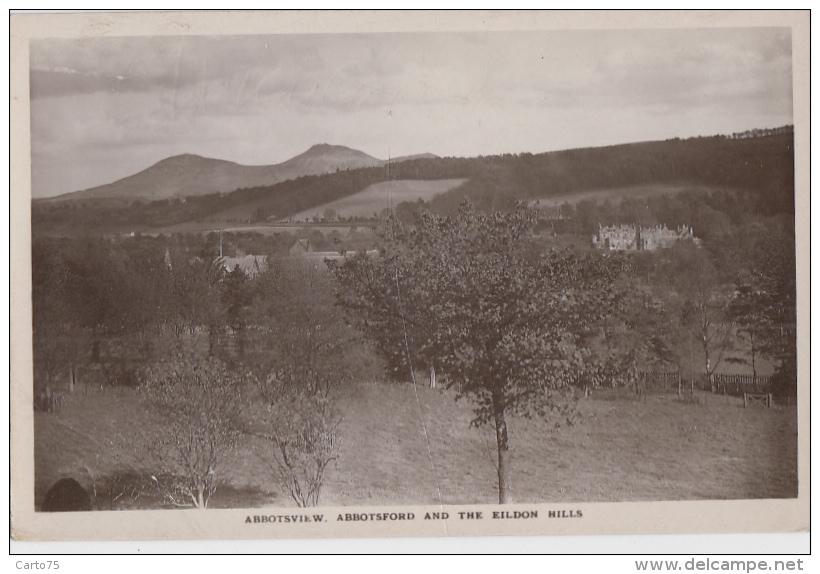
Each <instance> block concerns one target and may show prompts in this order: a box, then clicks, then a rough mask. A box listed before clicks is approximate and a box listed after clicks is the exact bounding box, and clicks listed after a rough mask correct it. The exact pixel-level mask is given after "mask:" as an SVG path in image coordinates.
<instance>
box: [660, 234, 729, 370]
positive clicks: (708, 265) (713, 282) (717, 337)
mask: <svg viewBox="0 0 820 574" xmlns="http://www.w3.org/2000/svg"><path fill="white" fill-rule="evenodd" d="M661 257H662V261H661V263H660V265H659V273H658V275H657V276H656V280H657V281H658V283H657V286H658V287H660V288H661V289H664V290H666V294H665V295H663V294H659V295H658V296H659V297H663V298H665V299H667V303H668V305H669V307H670V308H671V309H674V310H675V311H674V313H675V315H676V316H675V321H676V322H677V323H679V325H680V326H681V327H682V328H684V329H686V330H688V331H689V332H690V334H691V335H692V336H693V337H694V338H695V339H697V341H698V345H699V346H700V351H701V353H702V357H703V361H704V362H703V373H704V375H705V376H706V380H707V382H709V383H711V381H712V376H713V375H714V373H715V371H716V370H717V368H718V366H720V364H721V362H722V361H723V358H724V356H725V354H726V352H727V351H728V350H729V347H730V345H731V343H732V339H731V336H730V335H731V321H730V319H729V316H728V309H729V304H730V303H731V300H732V289H731V285H730V284H729V283H728V282H727V280H726V277H725V276H724V274H723V273H722V271H725V270H721V269H718V268H717V266H716V265H715V263H714V261H713V259H712V257H711V255H710V254H709V252H708V251H707V250H706V249H703V248H699V247H697V246H695V245H688V244H678V245H676V246H674V247H673V248H671V249H668V250H665V253H663V254H662V255H661Z"/></svg>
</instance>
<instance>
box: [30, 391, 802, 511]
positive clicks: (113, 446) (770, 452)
mask: <svg viewBox="0 0 820 574" xmlns="http://www.w3.org/2000/svg"><path fill="white" fill-rule="evenodd" d="M418 399H419V400H418V403H417V402H416V398H415V393H414V391H413V387H412V385H407V384H403V385H399V384H391V385H388V384H360V385H357V386H353V387H351V388H349V389H346V390H345V391H344V392H343V393H341V395H340V397H339V402H338V405H339V408H340V410H341V413H342V415H343V421H342V425H341V428H340V433H339V441H340V442H339V444H340V456H339V459H338V460H337V461H335V463H331V466H330V467H329V469H328V471H327V474H326V479H325V484H324V489H323V493H322V498H321V502H322V504H326V505H371V504H386V503H393V504H399V503H407V504H426V503H435V502H438V500H439V497H440V498H441V501H442V502H443V503H444V504H457V503H493V502H495V501H496V500H497V491H496V484H497V483H496V480H497V479H496V471H495V466H494V460H495V443H494V433H493V432H492V430H491V429H489V428H482V429H476V428H471V427H470V425H469V423H470V420H471V419H472V410H471V408H470V405H469V403H467V402H465V401H458V402H456V401H455V400H454V395H453V393H452V392H450V391H443V390H432V389H429V388H426V387H424V386H419V388H418ZM697 400H698V402H697V403H690V402H681V401H679V400H677V399H676V397H674V396H667V397H662V396H658V395H650V396H649V399H648V400H647V401H645V402H638V401H637V400H636V399H635V395H633V394H632V393H630V392H628V391H619V392H616V391H609V392H599V393H596V394H595V395H593V397H592V398H591V399H586V400H582V401H581V403H580V411H581V413H582V421H581V423H580V424H578V425H575V426H572V427H560V428H555V426H554V424H553V422H554V421H553V422H545V421H533V420H523V419H517V418H516V419H512V420H511V421H510V441H511V446H512V449H513V451H512V453H513V454H512V479H513V500H514V501H516V502H556V501H557V502H569V501H600V502H604V501H640V500H697V499H747V498H790V497H795V496H797V415H796V409H795V407H794V406H792V407H785V406H784V407H776V408H773V409H765V408H762V407H755V408H749V409H744V408H743V407H742V404H741V403H740V402H739V400H738V399H730V401H729V402H728V403H727V402H726V400H725V399H724V397H722V396H719V395H710V394H701V395H697ZM141 412H142V411H141V410H140V407H139V403H138V398H137V395H136V394H134V393H133V392H132V391H122V392H119V391H113V392H108V393H107V394H92V395H83V394H76V395H74V396H70V397H67V399H66V401H65V404H64V405H63V408H62V409H61V411H60V412H58V413H55V414H45V413H40V412H37V413H35V445H34V450H35V453H34V454H35V502H36V504H38V505H39V504H40V503H41V501H42V499H43V496H44V495H45V492H46V490H47V489H48V488H49V486H50V485H51V484H53V483H54V482H56V481H57V480H58V479H59V478H61V477H63V476H71V477H74V478H76V479H77V480H78V481H79V482H80V483H81V484H83V486H85V487H86V488H88V489H89V490H91V489H92V487H96V489H97V491H98V506H99V507H101V508H105V506H106V505H107V504H111V500H110V498H111V497H112V496H111V495H110V494H109V495H108V497H107V498H106V495H105V494H106V493H105V492H104V491H106V489H108V490H109V491H111V492H114V491H116V492H120V491H124V490H126V489H125V488H123V484H125V483H127V482H128V481H129V480H132V479H133V478H134V477H135V476H136V475H137V474H139V473H140V472H144V471H145V468H146V465H147V462H146V461H145V460H144V459H143V458H142V457H141V456H140V454H139V448H138V446H135V445H138V443H139V441H138V440H137V438H135V437H139V436H140V429H141V428H144V427H145V426H146V425H147V424H150V415H148V414H145V413H144V414H140V413H141ZM422 421H423V423H424V424H422ZM425 431H426V436H427V438H428V439H429V451H428V440H427V439H425ZM135 441H136V442H135ZM261 448H265V445H264V444H260V443H259V442H255V441H254V439H251V438H247V439H243V441H242V442H241V443H240V446H239V449H238V452H237V453H236V455H235V458H234V459H233V460H231V461H230V462H229V464H227V465H225V468H226V469H227V470H226V473H225V474H226V477H227V479H228V484H227V485H226V486H224V487H222V488H220V490H219V491H217V493H216V494H215V495H214V498H213V499H212V504H211V505H212V506H214V507H235V508H238V507H255V506H262V505H265V504H275V505H281V506H293V505H294V503H293V502H292V501H291V500H290V498H289V497H288V496H287V495H286V494H284V493H281V492H278V491H277V488H276V487H275V485H274V484H273V483H272V481H271V480H270V478H269V474H268V473H267V470H266V468H265V464H264V463H263V461H262V460H261V458H260V457H259V455H258V452H259V449H261ZM113 476H118V477H120V478H119V479H118V480H119V483H118V484H115V485H113V486H112V484H111V477H113ZM125 498H127V496H126V497H125ZM122 500H124V499H121V500H120V502H122ZM158 504H159V499H158V498H157V497H156V496H154V495H151V494H150V493H146V494H143V495H142V497H140V498H139V499H135V500H134V503H133V505H134V506H135V507H143V508H144V507H157V506H158ZM112 506H113V505H112ZM125 506H127V505H125ZM120 507H122V506H120Z"/></svg>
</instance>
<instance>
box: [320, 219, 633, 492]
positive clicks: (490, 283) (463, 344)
mask: <svg viewBox="0 0 820 574" xmlns="http://www.w3.org/2000/svg"><path fill="white" fill-rule="evenodd" d="M533 223H534V214H533V213H532V212H531V211H529V210H526V209H519V210H518V211H516V212H514V213H512V214H509V215H502V214H495V215H487V214H483V213H480V212H477V211H476V210H475V209H473V208H472V207H471V206H470V205H468V204H465V205H462V207H461V209H460V210H459V214H458V215H457V216H456V217H452V218H449V217H439V216H435V215H433V214H431V213H429V212H421V213H420V214H419V215H418V217H417V220H416V227H415V229H413V230H406V229H404V228H403V227H402V226H401V225H400V224H399V223H398V222H397V221H396V220H395V219H391V220H389V221H388V225H387V229H386V232H385V236H384V247H383V250H382V254H381V256H380V257H378V258H367V257H359V258H356V259H352V260H349V261H347V262H345V263H344V264H343V265H340V266H338V267H336V268H335V269H334V272H335V275H336V277H337V278H338V279H339V280H340V281H341V283H342V285H343V286H344V289H343V290H342V291H341V293H340V297H341V300H342V302H343V303H344V304H345V305H346V306H348V307H349V308H352V309H355V310H356V311H357V312H358V313H359V316H360V318H361V322H362V325H363V327H364V328H365V329H367V330H368V332H369V333H370V335H371V336H372V338H373V340H374V341H375V342H376V344H377V345H378V346H379V347H380V349H381V350H382V351H383V352H384V354H385V355H386V356H387V358H388V362H389V364H390V366H391V367H392V368H393V369H394V370H398V369H406V370H405V371H404V372H409V369H410V368H411V367H412V366H413V365H416V364H419V363H420V364H426V365H429V366H434V367H435V368H436V370H437V372H440V373H443V374H445V375H446V376H447V377H446V378H447V380H448V384H449V385H450V386H453V387H455V388H456V390H457V391H458V396H459V397H464V396H466V397H470V398H472V399H473V400H474V403H475V418H474V419H473V421H472V424H474V425H476V426H478V425H483V424H491V425H492V426H493V427H494V428H495V432H496V446H497V451H498V490H499V502H500V503H505V502H508V501H509V498H510V446H509V437H508V430H507V417H508V415H515V414H520V415H523V416H533V415H537V416H547V414H548V413H550V412H559V413H562V414H564V415H570V414H571V410H572V409H571V407H572V405H573V404H574V403H573V401H572V396H573V395H574V393H572V391H571V387H570V386H569V385H570V383H572V382H573V381H575V380H576V379H577V377H578V375H579V373H584V372H585V371H586V370H587V368H588V364H589V363H588V361H587V359H588V358H589V357H590V356H591V351H590V349H589V347H588V346H587V342H588V341H589V339H590V333H600V322H601V321H602V318H603V316H604V314H605V313H606V312H607V305H606V303H605V299H606V298H607V296H608V295H607V291H608V289H609V288H610V286H611V285H612V282H613V280H614V278H615V276H616V275H617V274H618V272H619V271H620V269H621V267H622V264H621V261H620V259H618V258H612V257H603V256H600V255H597V254H594V253H589V254H586V255H577V254H574V253H572V252H549V253H544V254H537V253H534V251H533V250H532V249H528V248H527V247H528V245H527V244H528V242H529V238H530V237H531V236H530V235H529V234H528V230H529V229H530V227H531V225H532V224H533Z"/></svg>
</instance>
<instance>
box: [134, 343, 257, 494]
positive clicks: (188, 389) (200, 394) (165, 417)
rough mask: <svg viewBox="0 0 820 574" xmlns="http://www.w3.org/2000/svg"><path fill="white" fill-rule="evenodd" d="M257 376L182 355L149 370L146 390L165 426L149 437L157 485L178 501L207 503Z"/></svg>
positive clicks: (227, 454) (145, 380)
mask: <svg viewBox="0 0 820 574" xmlns="http://www.w3.org/2000/svg"><path fill="white" fill-rule="evenodd" d="M251 376H252V375H251V374H250V373H249V372H247V371H240V370H238V369H232V368H229V367H228V366H227V365H226V364H224V363H222V362H221V361H219V360H218V359H215V358H213V357H210V358H208V359H199V358H196V357H190V356H189V357H183V356H177V357H175V358H174V359H172V360H170V361H167V362H161V363H159V364H157V365H154V366H153V367H150V368H148V369H146V371H145V373H144V383H143V387H142V388H143V391H144V396H145V399H146V400H147V401H148V402H149V403H150V406H151V407H152V409H153V412H154V413H155V415H156V416H157V417H158V418H159V420H158V421H156V422H157V423H158V424H157V428H158V429H159V430H158V432H157V433H155V436H154V438H153V439H149V440H147V441H146V451H147V454H148V455H149V460H150V464H151V465H152V467H153V468H152V469H151V470H152V475H151V479H152V480H153V482H154V484H155V486H156V487H157V488H158V489H159V490H160V491H161V492H162V494H163V495H164V497H165V499H166V501H167V502H168V503H170V504H172V505H174V506H194V507H196V508H206V507H207V506H208V502H209V501H210V498H211V496H212V495H213V493H214V492H215V491H216V490H217V488H218V486H219V484H220V482H221V479H222V477H221V475H220V471H221V464H222V463H223V462H224V461H225V459H226V458H227V457H228V456H229V455H230V454H231V453H233V452H234V449H235V447H236V442H237V439H238V437H239V434H240V426H239V415H240V412H241V407H242V400H243V397H244V395H245V393H244V385H245V382H246V381H247V380H248V377H251Z"/></svg>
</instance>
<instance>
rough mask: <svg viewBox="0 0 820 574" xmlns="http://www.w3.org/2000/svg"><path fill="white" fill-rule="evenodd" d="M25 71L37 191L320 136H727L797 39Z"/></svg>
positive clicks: (230, 55)
mask: <svg viewBox="0 0 820 574" xmlns="http://www.w3.org/2000/svg"><path fill="white" fill-rule="evenodd" d="M30 78H31V94H32V121H31V126H32V169H33V180H34V185H33V187H34V194H35V195H53V194H55V193H65V192H68V191H74V190H76V189H82V188H85V187H91V186H93V185H98V184H102V183H107V182H110V181H113V180H114V179H117V178H118V177H124V176H126V175H130V174H131V173H134V172H136V171H138V170H139V169H144V168H145V167H147V166H148V165H150V164H151V163H153V162H154V161H158V160H160V159H163V157H167V155H172V154H174V153H198V154H200V155H207V156H211V157H220V158H224V159H229V160H233V161H237V162H240V163H246V164H261V163H275V162H278V161H283V160H285V159H287V158H289V157H291V156H293V155H295V154H297V153H299V152H301V151H304V149H307V148H308V147H310V145H312V144H314V143H317V142H323V141H324V142H330V143H338V144H343V145H350V146H352V147H358V148H359V149H362V150H363V151H365V152H367V153H370V154H372V155H376V156H379V157H386V155H387V151H388V148H390V151H391V153H392V154H393V155H401V154H412V153H419V152H428V151H429V152H432V153H436V154H438V155H480V154H485V155H486V154H490V153H503V152H519V151H532V152H539V151H548V150H550V149H560V148H565V147H580V146H584V145H604V144H609V143H618V142H622V141H635V140H639V139H657V138H665V137H675V136H679V137H686V136H688V135H698V134H711V133H725V132H727V131H738V130H742V129H748V128H750V127H759V126H766V125H775V124H776V125H782V124H783V123H788V122H790V121H791V99H792V93H791V89H792V88H791V38H790V36H789V32H788V30H783V29H770V28H759V29H731V30H663V31H612V30H610V31H562V32H525V33H518V32H494V33H469V34H435V33H424V34H421V33H420V34H361V35H318V34H305V35H296V36H294V35H277V36H245V37H140V38H96V39H81V40H65V39H44V40H35V41H33V42H32V44H31V74H30ZM78 166H80V167H78ZM49 174H51V175H49ZM61 174H63V175H61Z"/></svg>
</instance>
